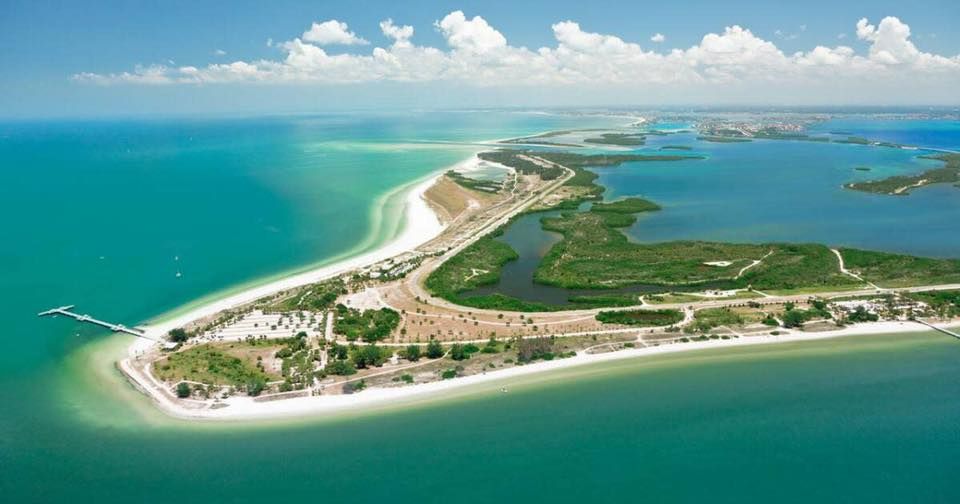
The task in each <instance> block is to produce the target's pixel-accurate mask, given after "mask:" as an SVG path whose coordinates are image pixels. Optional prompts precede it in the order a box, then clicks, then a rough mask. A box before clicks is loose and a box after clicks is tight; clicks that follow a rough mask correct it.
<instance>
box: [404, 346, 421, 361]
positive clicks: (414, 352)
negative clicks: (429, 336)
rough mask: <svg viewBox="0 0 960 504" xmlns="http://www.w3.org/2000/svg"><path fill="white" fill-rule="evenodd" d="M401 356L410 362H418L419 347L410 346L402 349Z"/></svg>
mask: <svg viewBox="0 0 960 504" xmlns="http://www.w3.org/2000/svg"><path fill="white" fill-rule="evenodd" d="M402 354H403V355H402V357H403V358H404V359H407V360H408V361H410V362H417V361H418V360H420V345H410V346H408V347H407V348H405V349H403V351H402Z"/></svg>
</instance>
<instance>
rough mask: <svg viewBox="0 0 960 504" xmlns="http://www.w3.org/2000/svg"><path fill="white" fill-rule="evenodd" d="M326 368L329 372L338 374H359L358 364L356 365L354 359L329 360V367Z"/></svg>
mask: <svg viewBox="0 0 960 504" xmlns="http://www.w3.org/2000/svg"><path fill="white" fill-rule="evenodd" d="M324 370H325V371H326V372H327V373H329V374H332V375H337V376H350V375H352V374H357V368H356V366H354V364H353V362H352V361H349V360H346V359H340V360H331V361H329V362H327V367H326V368H324Z"/></svg>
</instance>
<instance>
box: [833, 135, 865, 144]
mask: <svg viewBox="0 0 960 504" xmlns="http://www.w3.org/2000/svg"><path fill="white" fill-rule="evenodd" d="M833 142H834V143H842V144H857V145H870V140H867V139H866V138H863V137H858V136H848V137H847V138H845V139H837V140H834V141H833Z"/></svg>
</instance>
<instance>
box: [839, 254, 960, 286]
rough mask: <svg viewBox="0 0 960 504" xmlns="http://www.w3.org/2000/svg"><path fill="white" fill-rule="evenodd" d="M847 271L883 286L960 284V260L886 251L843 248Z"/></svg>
mask: <svg viewBox="0 0 960 504" xmlns="http://www.w3.org/2000/svg"><path fill="white" fill-rule="evenodd" d="M840 253H841V254H842V255H843V260H844V263H846V267H847V269H850V270H853V271H856V272H857V273H859V274H860V276H862V277H863V278H864V279H865V280H868V281H870V282H873V283H875V284H877V285H880V286H883V287H904V286H908V285H936V284H947V283H960V259H930V258H926V257H915V256H909V255H902V254H890V253H886V252H872V251H867V250H857V249H848V248H842V249H840Z"/></svg>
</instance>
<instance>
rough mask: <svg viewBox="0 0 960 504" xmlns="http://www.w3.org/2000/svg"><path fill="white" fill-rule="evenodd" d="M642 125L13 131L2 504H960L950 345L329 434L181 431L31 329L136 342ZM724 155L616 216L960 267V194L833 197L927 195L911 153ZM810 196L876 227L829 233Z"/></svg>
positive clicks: (339, 420)
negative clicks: (525, 167) (658, 208)
mask: <svg viewBox="0 0 960 504" xmlns="http://www.w3.org/2000/svg"><path fill="white" fill-rule="evenodd" d="M626 122H628V121H627V120H624V119H614V118H602V117H570V116H555V115H545V114H520V113H508V112H502V113H500V112H486V111H484V112H482V113H476V112H445V113H436V112H430V113H426V112H424V113H410V114H394V115H362V114H361V115H349V116H347V115H327V116H310V117H306V116H304V117H271V118H247V119H185V120H174V119H164V120H159V119H158V120H132V119H131V120H117V121H107V120H100V121H64V122H30V121H24V122H7V123H0V174H2V180H3V183H2V184H0V215H2V216H3V217H2V219H3V221H2V223H3V232H4V235H5V239H4V240H3V246H2V247H0V261H2V270H0V271H2V275H0V296H2V303H0V315H2V316H0V320H2V321H3V322H4V324H3V330H2V331H0V342H2V343H3V344H4V347H5V348H4V351H3V352H2V353H0V496H2V497H0V500H2V501H4V502H66V501H71V502H98V503H105V502H168V501H177V502H205V503H212V502H254V501H260V502H262V501H266V500H275V499H311V500H320V501H322V500H337V501H346V500H350V501H351V502H367V501H380V502H384V501H392V502H441V501H443V502H490V501H494V500H499V501H501V502H513V501H519V500H532V499H543V500H546V501H555V502H601V501H602V502H622V501H624V500H638V501H646V502H655V501H664V500H668V501H689V500H695V499H697V500H710V501H723V502H733V501H743V500H748V499H752V500H767V501H778V502H785V501H793V502H809V501H812V500H819V501H823V500H844V501H848V502H880V501H888V502H903V501H922V502H958V501H960V487H958V486H957V485H956V484H955V478H954V477H953V475H954V472H955V471H954V469H955V462H956V460H957V456H956V454H957V453H960V429H958V428H957V426H958V425H960V396H958V394H957V392H956V389H957V383H960V344H958V343H957V342H956V340H952V339H949V338H946V337H941V336H938V335H934V334H918V335H909V336H883V337H870V338H858V339H847V340H838V341H827V342H818V343H806V344H789V345H783V346H782V347H781V346H777V347H776V348H773V347H768V348H753V349H737V350H726V351H721V352H711V353H699V354H689V355H683V356H673V357H664V358H658V359H649V360H636V361H622V362H618V363H614V364H605V365H603V366H599V367H598V366H593V367H589V368H580V369H571V370H565V371H562V372H558V373H553V374H549V375H544V376H540V377H531V378H525V379H520V380H517V381H515V382H511V385H510V390H511V391H510V393H509V394H500V393H498V392H496V391H497V390H498V389H499V387H500V385H499V384H496V385H489V386H487V387H481V388H479V389H471V390H467V391H462V392H458V393H454V394H451V395H450V396H449V397H441V398H437V399H435V400H431V401H427V402H424V403H423V404H421V405H417V406H412V407H405V408H392V409H382V410H373V411H370V412H366V413H362V414H357V415H350V416H340V417H336V418H333V419H308V420H304V421H297V422H264V423H256V424H245V425H209V424H196V423H186V422H181V421H175V420H171V419H167V418H165V417H162V415H161V414H159V413H157V412H156V411H154V410H152V408H151V406H150V405H149V402H148V401H147V400H146V399H145V398H143V397H141V396H140V395H139V394H138V393H137V392H135V391H134V390H133V389H132V388H130V387H129V386H127V385H126V384H125V383H124V382H123V380H122V379H121V378H120V377H119V375H118V373H117V372H116V371H115V370H114V369H112V367H111V364H110V357H109V356H110V355H111V354H112V352H116V351H117V350H118V349H120V348H122V347H123V346H124V345H125V344H127V343H128V340H127V339H125V338H126V337H125V336H114V335H109V334H106V333H104V332H103V331H101V330H97V329H94V328H92V327H89V326H81V325H78V324H75V323H72V322H70V321H66V320H63V319H62V318H60V319H56V320H50V319H39V318H37V317H36V313H37V312H39V311H41V310H44V309H47V308H50V307H53V306H59V305H63V304H76V305H77V307H78V310H79V311H80V312H81V313H89V314H91V315H94V316H98V317H100V318H105V319H107V320H110V321H114V322H120V323H125V324H127V325H135V324H137V323H139V322H143V321H146V320H149V319H151V318H155V317H158V316H161V315H163V314H165V313H169V312H171V311H172V310H176V309H178V308H180V307H183V306H184V305H186V304H189V303H192V302H196V300H197V299H200V298H204V297H205V296H206V297H209V296H216V295H222V294H223V293H225V292H229V291H230V290H232V289H237V288H240V287H242V286H245V285H250V284H252V283H256V282H262V281H264V280H265V279H268V278H272V277H276V276H278V275H283V274H285V273H289V272H292V271H296V270H298V269H303V268H305V267H308V266H311V265H316V264H318V263H320V262H323V261H329V260H331V259H333V258H336V257H340V256H343V255H344V254H352V253H357V252H359V251H361V250H365V249H369V248H372V247H375V246H377V245H378V244H381V243H383V242H384V241H386V240H388V239H389V238H390V237H392V236H393V235H395V234H396V232H397V230H398V229H399V227H400V226H401V225H402V222H401V219H400V214H399V206H398V205H397V203H396V201H394V200H393V199H391V198H389V197H388V196H389V195H390V194H392V193H393V192H395V190H396V189H397V188H398V187H402V186H404V185H406V184H409V183H410V182H412V181H413V180H416V179H418V178H421V177H423V176H425V175H427V174H429V173H432V172H435V171H437V170H441V169H444V168H445V167H449V166H451V165H454V164H455V163H457V162H459V161H461V160H464V159H466V158H467V157H469V156H470V155H471V153H473V152H475V151H477V150H480V149H481V147H479V146H476V145H469V142H474V141H481V140H489V139H494V138H506V137H512V136H519V135H527V134H532V133H536V132H540V131H545V130H551V129H570V128H582V127H600V126H615V125H621V124H624V123H626ZM921 123H922V124H921ZM876 126H877V125H875V124H873V123H872V122H871V121H869V120H866V119H856V120H849V121H847V122H844V123H843V124H842V125H838V126H836V127H835V128H832V129H844V130H848V131H850V130H854V131H863V132H864V133H863V136H866V137H868V138H877V139H884V140H886V139H891V140H895V141H899V142H905V143H918V144H920V145H926V146H930V147H938V148H957V147H958V146H960V128H958V127H957V123H956V122H943V121H940V122H938V121H933V122H931V121H922V122H908V121H896V122H893V123H884V125H883V126H882V127H876ZM823 127H824V128H831V127H830V126H828V125H825V126H823ZM858 128H859V129H858ZM664 138H666V139H670V140H664V141H669V142H671V143H674V142H675V141H676V140H678V139H677V138H671V137H664ZM924 140H929V141H930V143H923V142H924ZM657 141H659V139H657ZM652 143H655V142H652ZM654 147H655V145H652V146H651V147H650V148H654ZM752 148H753V150H751V149H752ZM704 149H708V150H707V151H705V153H706V154H707V155H708V156H710V159H709V160H706V161H696V162H683V163H674V164H672V165H670V166H669V167H666V166H663V167H661V166H659V165H658V164H655V163H648V164H646V165H648V166H636V165H630V166H625V167H623V169H617V168H613V169H605V170H599V171H600V172H601V180H600V182H601V183H603V184H605V185H608V187H609V189H608V193H609V194H608V196H610V197H615V196H622V195H627V194H642V195H644V196H647V197H650V198H652V199H655V200H658V201H659V202H662V203H664V206H665V210H664V211H663V212H660V213H659V214H657V215H656V216H655V217H653V218H644V219H641V220H640V221H639V222H638V224H637V225H636V226H635V227H634V228H633V229H631V230H630V233H631V235H633V236H634V238H635V239H638V240H644V241H653V240H661V239H672V238H679V237H682V238H706V239H740V238H741V237H742V239H745V240H751V241H753V240H783V239H788V238H789V237H797V238H798V239H802V240H806V241H813V240H824V241H829V242H831V243H833V244H845V245H857V246H863V247H867V248H877V249H881V250H884V249H889V250H897V251H906V252H911V253H923V254H927V255H937V256H949V257H957V256H960V241H958V240H960V238H958V237H960V232H958V231H960V224H957V222H960V205H958V203H960V190H958V189H956V188H952V187H937V188H927V189H923V190H919V191H916V192H915V193H914V194H913V195H911V196H909V197H906V198H887V199H882V198H883V197H879V196H873V195H862V194H859V193H850V192H848V191H840V190H831V189H830V188H837V187H838V184H839V183H842V182H844V181H846V180H847V178H846V177H847V176H848V175H849V177H856V176H862V174H860V173H854V172H853V170H852V168H853V166H852V165H854V164H860V163H868V164H870V165H871V166H873V167H875V171H874V172H871V173H872V174H873V176H877V175H879V174H885V173H899V172H906V171H916V170H919V169H923V168H924V167H925V166H927V165H928V164H929V163H928V162H926V161H922V160H920V161H918V160H916V159H915V155H916V153H912V152H909V151H899V150H894V149H879V148H866V147H862V146H849V145H843V146H840V145H835V146H832V145H814V144H808V143H803V142H763V145H760V143H759V142H757V143H755V144H754V145H752V144H731V145H721V144H716V145H713V146H709V147H704ZM818 149H819V150H818ZM853 149H861V150H859V151H855V150H853ZM867 149H872V150H867ZM845 156H846V157H845ZM639 165H644V164H643V163H639ZM763 177H765V178H763ZM738 182H739V183H738ZM764 182H767V183H764ZM725 184H726V185H725ZM734 187H736V188H739V189H738V190H737V191H734V190H732V189H731V188H734ZM710 188H712V189H713V190H712V191H709V193H708V194H705V193H704V190H705V189H710ZM821 189H823V190H825V191H827V192H825V193H821ZM778 193H779V194H780V196H781V198H785V199H781V200H780V201H785V203H784V204H783V208H780V211H779V212H778V211H776V210H777V209H778V208H779V207H777V206H776V201H777V199H776V198H774V196H776V195H777V194H778ZM804 195H807V197H808V198H810V197H814V196H812V195H817V196H816V197H817V198H822V200H823V201H826V202H827V203H828V204H829V205H830V206H829V208H831V209H848V211H849V212H853V213H852V214H851V215H854V216H856V219H854V220H851V221H850V222H849V223H848V224H846V225H845V224H843V222H844V221H843V220H842V219H843V218H842V217H841V216H836V215H834V214H820V213H812V214H811V213H809V212H812V210H809V208H814V205H813V203H812V202H809V201H808V200H807V199H805V198H804ZM753 196H756V197H757V199H756V200H754V201H756V202H757V203H756V205H759V206H751V204H750V203H749V201H751V200H750V198H751V197H753ZM804 202H806V203H809V205H810V206H809V208H808V207H803V208H804V209H805V210H803V211H800V212H797V211H793V212H788V210H789V209H790V208H791V207H790V206H789V205H794V204H800V203H804ZM818 208H819V207H818ZM865 209H866V210H865ZM705 212H706V214H708V215H710V216H711V217H710V219H708V220H698V217H697V216H698V215H700V216H702V215H704V213H705ZM746 214H749V217H745V215H746ZM701 218H702V217H701ZM656 219H662V221H657V220H656ZM891 229H892V230H894V231H890V230H891ZM177 272H180V274H181V276H179V277H178V276H177Z"/></svg>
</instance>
